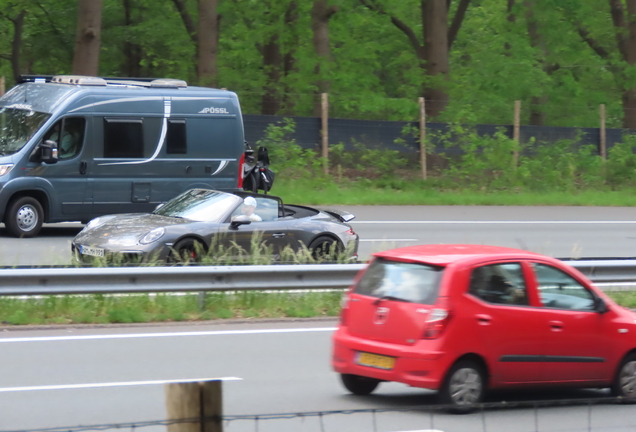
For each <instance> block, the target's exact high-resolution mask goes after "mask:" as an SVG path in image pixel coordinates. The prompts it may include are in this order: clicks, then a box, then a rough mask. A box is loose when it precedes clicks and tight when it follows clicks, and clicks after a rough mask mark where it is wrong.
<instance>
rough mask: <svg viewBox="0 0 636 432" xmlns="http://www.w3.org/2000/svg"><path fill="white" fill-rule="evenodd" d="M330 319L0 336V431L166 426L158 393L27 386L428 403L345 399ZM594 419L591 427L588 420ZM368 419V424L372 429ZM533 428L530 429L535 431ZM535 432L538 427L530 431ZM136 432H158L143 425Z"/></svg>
mask: <svg viewBox="0 0 636 432" xmlns="http://www.w3.org/2000/svg"><path fill="white" fill-rule="evenodd" d="M335 324H336V323H335V321H333V320H329V321H324V320H323V321H302V322H293V321H292V322H277V323H272V322H270V323H253V324H199V325H162V326H137V327H123V328H121V327H119V328H110V329H58V330H39V331H25V330H18V331H15V330H12V331H3V332H2V333H1V336H0V358H2V368H0V431H8V430H23V429H33V428H43V427H56V426H76V425H89V424H113V423H125V422H142V421H151V420H160V419H163V418H165V410H164V396H163V387H162V386H161V385H143V386H129V387H104V388H82V389H64V388H57V389H39V390H38V389H32V388H31V387H33V386H59V387H65V386H68V385H77V384H87V383H117V382H130V381H146V380H173V379H192V378H222V377H235V378H240V379H241V380H239V381H228V382H225V383H224V384H223V386H224V390H223V391H224V413H225V414H226V415H240V414H248V415H252V414H271V413H296V412H309V411H331V410H350V409H378V410H396V409H401V408H405V407H412V406H421V405H424V404H431V403H434V398H433V394H432V392H430V391H426V390H421V389H413V388H409V387H406V386H404V385H401V384H396V383H383V384H381V386H380V387H379V388H378V390H376V393H374V394H373V395H371V396H367V397H356V396H352V395H349V394H347V393H346V391H345V390H344V389H343V388H342V387H341V385H340V383H339V381H338V377H337V375H336V374H335V373H334V372H332V371H331V370H330V366H329V356H330V335H331V333H332V330H331V329H332V327H333V326H335ZM606 394H607V393H606V392H604V391H591V390H588V391H576V392H569V393H557V392H544V393H527V392H516V393H507V394H495V395H493V396H491V398H490V400H491V401H495V400H501V399H505V400H508V401H520V400H522V401H523V400H526V401H527V400H532V399H542V400H546V399H552V398H561V399H564V398H583V397H590V396H591V397H604V396H606ZM590 419H591V426H592V427H591V429H588V420H590ZM374 422H375V428H374ZM535 422H536V423H535ZM536 425H538V428H536ZM634 427H636V412H635V410H634V409H633V406H632V407H630V406H616V405H608V404H601V405H598V406H594V407H593V408H592V410H591V411H589V409H588V407H587V406H585V405H584V406H569V407H551V408H544V409H540V410H538V411H536V412H535V410H534V409H532V408H517V409H490V410H487V411H485V412H484V413H475V414H470V415H460V416H458V415H451V414H443V413H438V414H436V415H434V416H433V417H432V418H431V416H430V415H429V414H426V413H421V412H407V413H404V412H403V413H397V412H387V413H378V414H376V415H375V419H374V416H373V415H372V414H368V413H363V414H338V415H335V414H334V415H325V416H324V417H323V418H322V426H321V419H320V418H318V417H308V418H291V419H284V420H262V421H259V422H258V425H256V424H255V421H254V420H241V421H233V422H230V423H226V425H225V430H226V431H227V432H243V431H254V430H258V431H267V432H269V431H276V432H292V431H311V432H313V431H315V432H318V431H325V432H341V431H342V432H344V431H373V430H377V431H413V430H422V429H428V428H431V429H433V428H434V429H437V430H441V431H444V432H452V431H458V432H459V431H461V432H473V431H475V432H482V431H486V432H496V431H502V432H503V431H515V432H517V431H519V432H522V431H535V430H537V431H544V432H545V431H556V430H569V431H588V430H590V431H594V432H600V431H609V430H611V431H618V432H622V431H627V430H634ZM139 430H141V431H144V432H145V431H151V432H155V431H160V430H164V429H163V428H160V427H148V428H143V429H139Z"/></svg>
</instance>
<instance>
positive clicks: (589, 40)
mask: <svg viewBox="0 0 636 432" xmlns="http://www.w3.org/2000/svg"><path fill="white" fill-rule="evenodd" d="M574 25H575V26H576V31H577V32H578V33H579V36H581V38H582V39H583V41H584V42H585V43H586V44H588V46H589V47H590V48H592V50H593V51H594V52H595V53H596V54H598V56H599V57H600V58H602V59H603V60H605V61H606V62H608V65H609V60H610V54H609V52H608V51H607V50H606V49H605V48H604V47H603V46H601V44H600V43H599V42H598V41H597V40H596V39H594V38H593V37H591V36H590V32H589V31H588V30H587V29H586V28H585V27H583V25H582V24H581V23H580V22H576V23H574Z"/></svg>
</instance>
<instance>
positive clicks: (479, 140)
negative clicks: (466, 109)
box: [437, 125, 518, 189]
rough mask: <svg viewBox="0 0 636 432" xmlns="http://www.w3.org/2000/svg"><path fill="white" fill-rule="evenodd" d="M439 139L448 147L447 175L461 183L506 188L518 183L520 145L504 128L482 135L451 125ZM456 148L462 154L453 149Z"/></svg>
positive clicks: (462, 184)
mask: <svg viewBox="0 0 636 432" xmlns="http://www.w3.org/2000/svg"><path fill="white" fill-rule="evenodd" d="M437 139H438V140H439V141H440V142H441V143H442V145H443V146H444V147H445V148H447V149H449V151H448V152H446V157H447V160H448V163H449V168H448V169H447V170H445V171H444V175H449V176H451V177H453V178H454V179H455V180H456V181H457V182H458V183H459V185H460V186H463V187H475V186H476V187H481V188H487V189H490V188H494V189H502V188H503V189H506V188H510V187H514V186H517V183H518V181H517V173H516V170H515V167H514V159H513V152H514V150H516V149H518V144H517V143H516V142H515V141H514V140H512V139H510V138H508V137H507V136H506V134H505V131H504V130H503V128H500V129H497V131H496V133H495V135H494V136H492V137H491V136H481V135H479V134H477V131H476V130H474V129H472V128H466V127H464V126H462V125H451V127H450V130H449V131H448V132H447V133H445V134H440V135H438V136H437ZM453 147H457V148H458V149H459V150H460V154H459V155H455V154H453V153H456V152H453V151H452V149H453Z"/></svg>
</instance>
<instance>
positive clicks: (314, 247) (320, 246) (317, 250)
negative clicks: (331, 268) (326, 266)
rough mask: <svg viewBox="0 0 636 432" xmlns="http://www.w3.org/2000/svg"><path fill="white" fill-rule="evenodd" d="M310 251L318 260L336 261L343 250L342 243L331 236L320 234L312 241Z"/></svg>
mask: <svg viewBox="0 0 636 432" xmlns="http://www.w3.org/2000/svg"><path fill="white" fill-rule="evenodd" d="M309 251H310V252H311V256H312V258H313V259H315V260H316V261H336V260H337V258H338V254H339V253H340V252H342V245H341V244H340V242H339V241H338V240H334V239H333V238H331V237H329V236H319V237H318V238H316V239H315V240H314V241H312V242H311V244H310V245H309Z"/></svg>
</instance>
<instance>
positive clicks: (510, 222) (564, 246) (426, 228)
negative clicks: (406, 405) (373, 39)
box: [0, 206, 636, 266]
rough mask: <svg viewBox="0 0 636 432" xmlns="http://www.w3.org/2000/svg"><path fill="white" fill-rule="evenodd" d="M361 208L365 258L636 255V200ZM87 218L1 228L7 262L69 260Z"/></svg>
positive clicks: (0, 247)
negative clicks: (503, 252)
mask: <svg viewBox="0 0 636 432" xmlns="http://www.w3.org/2000/svg"><path fill="white" fill-rule="evenodd" d="M333 207H334V208H342V209H346V210H348V211H350V212H352V213H353V214H355V215H356V219H355V220H354V221H353V223H352V225H353V227H354V229H355V231H356V232H358V234H359V235H360V238H361V243H360V249H359V253H360V258H361V259H367V258H368V257H369V256H370V254H371V253H373V252H375V251H380V250H386V249H389V248H393V247H399V246H406V245H413V244H421V243H476V244H492V245H500V246H508V247H515V248H521V249H526V250H530V251H533V252H538V253H543V254H547V255H551V256H554V257H558V258H565V257H634V256H636V207H496V206H459V207H455V206H333ZM81 228H82V225H81V224H79V223H63V224H50V225H46V226H45V228H44V229H43V230H42V233H41V235H40V236H39V237H36V238H33V239H16V238H12V237H9V236H8V234H7V232H6V231H5V230H4V229H0V266H15V265H65V264H68V263H69V262H70V258H71V255H70V242H71V240H72V239H73V237H74V236H75V235H76V234H77V233H78V232H79V231H80V230H81Z"/></svg>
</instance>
